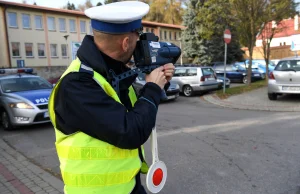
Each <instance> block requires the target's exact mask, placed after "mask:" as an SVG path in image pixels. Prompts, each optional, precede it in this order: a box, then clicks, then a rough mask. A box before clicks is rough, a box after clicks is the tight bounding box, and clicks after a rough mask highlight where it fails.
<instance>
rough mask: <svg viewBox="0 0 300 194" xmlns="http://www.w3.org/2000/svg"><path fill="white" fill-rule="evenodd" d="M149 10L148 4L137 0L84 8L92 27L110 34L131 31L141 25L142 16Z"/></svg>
mask: <svg viewBox="0 0 300 194" xmlns="http://www.w3.org/2000/svg"><path fill="white" fill-rule="evenodd" d="M148 12H149V5H148V4H146V3H143V2H139V1H122V2H116V3H110V4H106V5H101V6H97V7H92V8H89V9H87V10H85V12H84V13H85V15H86V16H87V17H89V18H91V25H92V28H93V29H95V30H97V31H101V32H105V33H111V34H123V33H127V32H132V31H135V30H137V29H140V28H141V27H142V18H143V17H144V16H145V15H146V14H147V13H148Z"/></svg>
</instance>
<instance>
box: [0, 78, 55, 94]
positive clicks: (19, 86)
mask: <svg viewBox="0 0 300 194" xmlns="http://www.w3.org/2000/svg"><path fill="white" fill-rule="evenodd" d="M0 85H1V88H2V91H3V92H5V93H11V92H22V91H29V90H41V89H52V85H51V84H50V83H48V82H47V81H46V80H44V79H42V78H40V77H17V78H8V79H2V80H0Z"/></svg>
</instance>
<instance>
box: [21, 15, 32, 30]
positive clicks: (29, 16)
mask: <svg viewBox="0 0 300 194" xmlns="http://www.w3.org/2000/svg"><path fill="white" fill-rule="evenodd" d="M24 16H28V18H29V27H25V26H24ZM22 27H23V29H31V15H30V14H28V13H22Z"/></svg>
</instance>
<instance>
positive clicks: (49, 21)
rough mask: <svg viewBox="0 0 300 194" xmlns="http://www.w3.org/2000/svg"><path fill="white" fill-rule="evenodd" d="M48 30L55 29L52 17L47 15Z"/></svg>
mask: <svg viewBox="0 0 300 194" xmlns="http://www.w3.org/2000/svg"><path fill="white" fill-rule="evenodd" d="M48 30H52V31H53V30H56V28H55V18H54V17H48Z"/></svg>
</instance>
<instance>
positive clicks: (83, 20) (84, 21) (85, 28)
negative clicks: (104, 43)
mask: <svg viewBox="0 0 300 194" xmlns="http://www.w3.org/2000/svg"><path fill="white" fill-rule="evenodd" d="M82 22H83V23H84V32H83V31H82V28H81V27H82V26H81V24H82ZM79 25H80V33H82V34H86V33H87V32H86V21H84V20H80V22H79Z"/></svg>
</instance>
